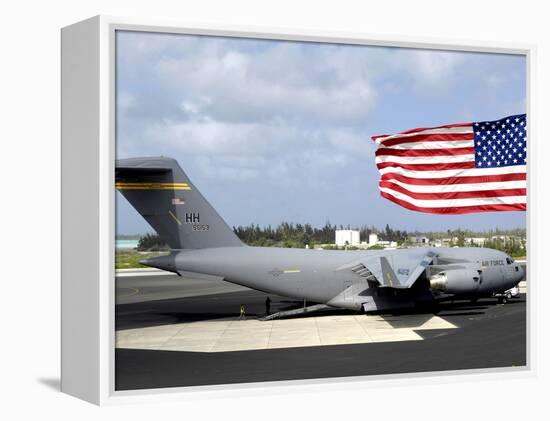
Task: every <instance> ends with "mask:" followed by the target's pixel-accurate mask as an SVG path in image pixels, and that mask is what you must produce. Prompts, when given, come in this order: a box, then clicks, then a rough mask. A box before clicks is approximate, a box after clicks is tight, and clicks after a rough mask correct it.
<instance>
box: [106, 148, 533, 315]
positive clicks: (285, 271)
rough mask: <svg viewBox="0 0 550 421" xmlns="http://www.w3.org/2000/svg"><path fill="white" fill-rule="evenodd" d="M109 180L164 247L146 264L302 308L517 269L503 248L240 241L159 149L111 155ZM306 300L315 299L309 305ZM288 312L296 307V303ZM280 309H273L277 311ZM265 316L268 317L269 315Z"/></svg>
mask: <svg viewBox="0 0 550 421" xmlns="http://www.w3.org/2000/svg"><path fill="white" fill-rule="evenodd" d="M115 174H116V176H115V178H116V188H117V189H118V190H119V191H120V192H121V193H122V194H123V196H124V197H125V198H126V199H127V200H128V201H129V202H130V204H131V205H132V206H133V207H134V208H135V209H136V210H137V211H138V212H139V213H140V214H141V215H142V216H143V217H144V218H145V219H146V220H147V222H148V223H149V224H150V225H151V226H152V227H153V228H154V229H155V231H156V232H157V233H158V234H159V236H160V237H161V238H162V239H163V240H165V241H166V242H167V243H168V245H169V246H170V247H171V248H172V252H171V253H170V255H167V256H160V257H155V258H151V259H147V260H144V261H142V262H141V263H143V264H144V265H147V266H150V267H155V268H159V269H162V270H166V271H170V272H174V273H176V274H179V275H182V274H203V275H213V276H217V277H222V278H223V279H225V280H226V281H228V282H232V283H235V284H238V285H243V286H246V287H249V288H252V289H255V290H259V291H263V292H267V293H270V294H277V295H282V296H286V297H291V298H296V299H299V300H303V301H304V308H303V309H301V310H300V311H298V312H308V311H312V310H317V309H319V308H321V307H326V306H329V307H336V308H344V309H350V310H362V311H365V312H370V311H381V310H394V309H400V308H409V307H414V306H417V305H422V304H429V303H434V302H438V301H441V300H445V299H457V298H467V299H471V300H475V299H477V298H479V297H488V296H492V295H493V294H495V293H501V292H503V291H505V290H507V289H509V288H511V287H513V286H514V285H516V284H517V283H518V282H519V281H520V280H522V279H523V276H524V270H523V268H522V267H521V266H519V265H518V264H517V263H515V262H514V261H513V259H512V258H511V257H510V256H508V255H507V254H505V253H503V252H501V251H497V250H492V249H487V248H477V247H471V248H439V247H438V248H412V249H397V250H376V251H374V250H364V251H351V250H348V251H339V250H332V251H329V250H308V249H291V248H275V247H250V246H247V245H245V244H243V243H242V242H241V240H240V239H239V238H238V237H237V236H236V234H235V233H234V231H233V230H232V229H231V228H230V227H229V226H228V225H227V224H226V223H225V222H224V220H223V219H222V218H221V217H220V215H219V214H218V213H217V212H216V210H215V209H214V208H213V207H212V206H211V205H210V203H208V201H207V200H206V199H205V198H204V197H203V196H202V194H201V193H200V192H199V190H198V189H197V188H196V186H195V185H193V183H191V181H190V180H189V178H188V177H187V175H186V174H185V173H184V172H183V170H182V169H181V168H180V166H179V165H178V163H177V161H175V160H174V159H171V158H165V157H153V158H130V159H123V160H118V161H117V162H116V170H115ZM306 302H309V303H314V305H312V306H309V307H307V306H306V305H305V303H306ZM289 314H296V311H294V312H290V313H289ZM282 315H284V314H281V313H278V314H277V315H275V316H282ZM275 316H273V317H275Z"/></svg>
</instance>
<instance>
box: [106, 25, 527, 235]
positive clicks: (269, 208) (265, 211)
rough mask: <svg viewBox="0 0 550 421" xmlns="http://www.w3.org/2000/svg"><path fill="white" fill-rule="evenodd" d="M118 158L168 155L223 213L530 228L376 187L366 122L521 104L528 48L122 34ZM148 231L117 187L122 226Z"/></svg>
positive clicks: (416, 123)
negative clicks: (388, 196)
mask: <svg viewBox="0 0 550 421" xmlns="http://www.w3.org/2000/svg"><path fill="white" fill-rule="evenodd" d="M116 85H117V86H116V90H117V157H118V158H128V157H133V156H154V155H163V156H170V157H174V158H176V159H177V160H178V161H179V163H180V165H181V166H182V168H183V169H184V171H185V172H186V173H187V175H188V176H189V177H190V178H191V180H192V181H193V183H194V184H195V185H196V186H197V187H198V188H199V189H200V190H201V192H202V193H203V195H204V196H205V197H206V198H207V199H208V200H209V201H210V202H211V203H212V205H213V206H214V207H215V208H216V209H217V210H218V212H219V213H220V214H221V215H222V217H223V218H224V219H225V220H226V221H227V222H228V224H230V225H248V224H250V223H255V224H260V225H267V224H272V225H276V224H278V223H280V222H282V221H288V222H301V223H305V222H309V223H312V224H313V225H316V226H320V225H323V224H324V223H325V222H326V221H330V222H331V223H333V224H334V223H336V224H343V225H348V224H350V225H352V226H361V225H369V226H370V225H374V226H379V227H383V226H384V225H385V224H386V223H389V224H390V225H391V226H392V227H395V228H399V229H407V230H415V229H418V230H421V231H422V230H425V231H426V230H447V229H453V228H457V227H462V228H471V229H489V228H495V227H497V226H498V227H501V228H511V227H525V213H523V212H498V213H482V214H470V215H461V216H458V215H457V216H443V215H441V216H437V215H430V214H423V213H417V212H412V211H409V210H406V209H403V208H401V207H399V206H397V205H395V204H393V203H391V202H389V201H387V200H385V199H383V198H381V197H380V195H379V191H378V177H379V174H378V171H377V169H376V166H375V163H374V151H375V146H374V142H372V140H371V139H370V137H371V136H373V135H379V134H389V133H394V132H399V131H403V130H407V129H411V128H414V127H429V126H435V125H441V124H451V123H461V122H470V121H478V120H479V121H481V120H495V119H498V118H501V117H504V116H507V115H512V114H519V113H524V112H525V106H526V103H525V97H526V62H525V58H524V57H523V56H514V55H501V54H481V53H462V52H448V51H430V50H418V49H401V48H384V47H367V46H350V45H337V44H320V43H302V42H282V41H269V40H247V39H240V38H223V37H205V36H188V35H170V34H153V33H141V32H118V33H117V84H116ZM149 231H151V228H150V227H149V226H148V225H147V223H146V222H145V221H144V220H143V219H142V218H141V217H140V216H139V215H138V214H137V213H136V212H135V211H134V210H133V209H132V208H131V206H130V205H129V204H128V203H127V202H126V200H125V199H124V198H123V197H122V196H121V195H120V193H117V232H118V233H120V234H135V233H144V232H149Z"/></svg>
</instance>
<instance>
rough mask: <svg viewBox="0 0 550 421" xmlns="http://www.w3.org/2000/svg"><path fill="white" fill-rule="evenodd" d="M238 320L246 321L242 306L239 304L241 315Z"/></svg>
mask: <svg viewBox="0 0 550 421" xmlns="http://www.w3.org/2000/svg"><path fill="white" fill-rule="evenodd" d="M239 320H246V314H245V311H244V304H241V313H240V315H239Z"/></svg>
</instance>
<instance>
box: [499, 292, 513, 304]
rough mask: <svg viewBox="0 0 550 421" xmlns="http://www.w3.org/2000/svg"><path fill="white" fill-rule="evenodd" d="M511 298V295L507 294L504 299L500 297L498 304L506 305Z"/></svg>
mask: <svg viewBox="0 0 550 421" xmlns="http://www.w3.org/2000/svg"><path fill="white" fill-rule="evenodd" d="M511 297H512V296H511V295H510V294H506V295H504V296H502V297H498V303H499V304H506V303H507V302H508V300H509V299H510V298H511Z"/></svg>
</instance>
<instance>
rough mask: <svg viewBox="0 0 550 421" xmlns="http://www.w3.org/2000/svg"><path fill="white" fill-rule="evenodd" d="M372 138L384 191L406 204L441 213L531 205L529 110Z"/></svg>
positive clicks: (493, 210)
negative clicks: (486, 119) (500, 116)
mask: <svg viewBox="0 0 550 421" xmlns="http://www.w3.org/2000/svg"><path fill="white" fill-rule="evenodd" d="M372 139H373V140H374V141H375V142H376V144H377V145H378V149H377V150H376V166H377V167H378V170H379V171H380V182H379V187H380V194H381V195H382V197H385V198H386V199H388V200H391V201H392V202H395V203H397V204H398V205H400V206H403V207H404V208H407V209H411V210H414V211H419V212H428V213H437V214H464V213H472V212H495V211H524V210H526V207H527V196H526V195H527V165H526V164H527V163H526V158H527V118H526V115H525V114H520V115H514V116H509V117H505V118H503V119H501V120H495V121H482V122H474V123H463V124H450V125H446V126H438V127H430V128H419V129H412V130H407V131H405V132H402V133H399V134H395V135H381V136H373V137H372Z"/></svg>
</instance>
